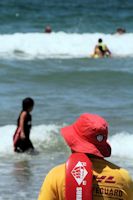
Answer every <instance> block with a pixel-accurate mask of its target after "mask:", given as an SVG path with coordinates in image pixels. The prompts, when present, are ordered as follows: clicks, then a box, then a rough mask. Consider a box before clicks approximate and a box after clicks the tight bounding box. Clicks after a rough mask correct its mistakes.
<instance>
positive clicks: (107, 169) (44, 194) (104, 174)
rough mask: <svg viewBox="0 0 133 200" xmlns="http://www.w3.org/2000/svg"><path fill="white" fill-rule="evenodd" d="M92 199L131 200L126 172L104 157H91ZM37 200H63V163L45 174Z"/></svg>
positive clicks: (132, 187) (132, 194)
mask: <svg viewBox="0 0 133 200" xmlns="http://www.w3.org/2000/svg"><path fill="white" fill-rule="evenodd" d="M91 161H92V163H93V176H94V178H93V200H133V181H132V179H131V177H130V176H129V174H128V172H127V171H126V170H125V169H123V168H120V167H118V166H116V165H114V164H112V163H110V162H108V161H106V160H104V159H94V158H93V159H92V158H91ZM38 200H65V164H62V165H59V166H57V167H55V168H53V169H52V170H51V171H50V172H49V173H48V175H47V176H46V178H45V180H44V182H43V185H42V187H41V190H40V194H39V197H38Z"/></svg>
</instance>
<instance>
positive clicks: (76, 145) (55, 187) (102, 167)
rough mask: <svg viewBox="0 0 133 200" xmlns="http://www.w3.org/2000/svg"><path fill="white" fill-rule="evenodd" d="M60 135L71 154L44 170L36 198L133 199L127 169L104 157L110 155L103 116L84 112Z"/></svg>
mask: <svg viewBox="0 0 133 200" xmlns="http://www.w3.org/2000/svg"><path fill="white" fill-rule="evenodd" d="M61 135H62V136H63V138H64V139H65V141H66V143H67V145H68V146H69V147H70V149H71V151H72V154H71V156H70V157H69V158H68V160H67V162H66V163H64V164H61V165H58V166H56V167H54V168H53V169H51V170H50V172H49V173H48V174H47V176H46V177H45V179H44V182H43V184H42V187H41V190H40V193H39V196H38V200H92V199H93V200H101V199H103V200H107V199H109V200H111V199H112V200H118V199H121V200H132V199H133V181H132V179H131V177H130V175H129V173H128V171H126V170H125V169H123V168H121V167H119V166H117V165H115V164H113V163H111V162H109V161H107V160H105V159H104V158H105V157H110V155H111V147H110V145H109V143H108V142H107V139H108V124H107V122H106V120H105V119H104V118H102V117H101V116H99V115H96V114H90V113H84V114H82V115H81V116H80V117H79V118H78V119H77V120H76V121H75V122H74V123H73V124H72V125H70V126H66V127H64V128H62V129H61ZM86 191H87V192H86Z"/></svg>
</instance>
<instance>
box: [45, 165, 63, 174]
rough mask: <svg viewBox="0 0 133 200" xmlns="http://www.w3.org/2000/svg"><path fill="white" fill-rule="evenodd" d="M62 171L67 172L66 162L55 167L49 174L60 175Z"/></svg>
mask: <svg viewBox="0 0 133 200" xmlns="http://www.w3.org/2000/svg"><path fill="white" fill-rule="evenodd" d="M61 172H65V163H63V164H60V165H57V166H55V167H53V168H52V169H51V170H50V171H49V172H48V175H49V176H53V175H57V176H58V175H59V174H60V173H61Z"/></svg>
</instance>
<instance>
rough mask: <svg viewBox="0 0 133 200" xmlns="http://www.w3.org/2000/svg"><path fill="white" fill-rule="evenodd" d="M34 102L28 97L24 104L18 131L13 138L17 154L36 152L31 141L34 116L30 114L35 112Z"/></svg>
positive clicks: (18, 122) (18, 121)
mask: <svg viewBox="0 0 133 200" xmlns="http://www.w3.org/2000/svg"><path fill="white" fill-rule="evenodd" d="M33 107H34V100H33V99H32V98H30V97H27V98H25V99H24V100H23V102H22V111H21V112H20V115H19V117H18V120H17V129H16V131H15V134H14V136H13V144H14V151H15V152H20V153H21V152H25V151H30V150H34V146H33V144H32V142H31V140H30V130H31V126H32V124H31V122H32V116H31V114H30V112H31V111H32V110H33Z"/></svg>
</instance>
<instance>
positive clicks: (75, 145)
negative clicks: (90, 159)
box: [61, 113, 111, 158]
mask: <svg viewBox="0 0 133 200" xmlns="http://www.w3.org/2000/svg"><path fill="white" fill-rule="evenodd" d="M61 134H62V136H63V137H64V139H65V141H66V142H67V144H68V146H69V147H70V148H71V150H72V151H75V152H80V153H87V154H91V155H94V156H97V157H101V158H103V157H109V156H110V155H111V147H110V145H109V144H108V142H107V138H108V124H107V122H106V120H105V119H104V118H102V117H100V116H99V115H96V114H90V113H84V114H82V115H81V116H80V117H79V118H78V119H77V120H76V121H75V122H74V123H73V124H72V125H70V126H66V127H64V128H62V129H61Z"/></svg>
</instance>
